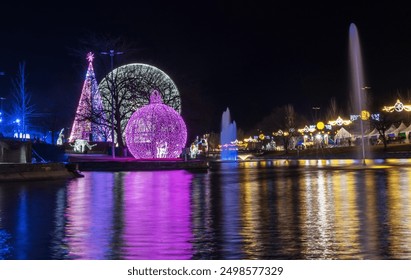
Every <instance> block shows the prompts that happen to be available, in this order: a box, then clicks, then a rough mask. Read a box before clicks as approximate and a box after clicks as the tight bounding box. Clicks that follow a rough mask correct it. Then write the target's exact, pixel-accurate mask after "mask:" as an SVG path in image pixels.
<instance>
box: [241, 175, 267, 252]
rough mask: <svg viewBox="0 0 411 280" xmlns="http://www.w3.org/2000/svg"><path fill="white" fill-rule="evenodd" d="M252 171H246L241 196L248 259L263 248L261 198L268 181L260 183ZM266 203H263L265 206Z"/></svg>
mask: <svg viewBox="0 0 411 280" xmlns="http://www.w3.org/2000/svg"><path fill="white" fill-rule="evenodd" d="M251 173H252V172H245V173H244V177H243V178H242V180H241V182H244V183H243V184H241V185H240V188H241V193H242V198H241V220H242V226H241V228H242V230H241V235H242V236H243V237H244V240H245V242H244V245H243V252H244V254H245V255H246V257H247V258H248V259H253V258H254V257H253V255H254V254H255V253H256V252H258V251H259V249H260V248H261V244H260V243H261V242H260V241H261V238H262V237H261V230H262V229H261V225H260V220H261V218H263V217H260V216H259V214H260V213H261V207H262V205H260V203H259V201H258V200H259V198H260V197H261V196H262V193H261V190H262V189H264V186H265V185H266V182H261V185H259V184H258V183H257V182H256V180H255V178H253V177H254V176H253V174H251ZM264 206H265V205H263V207H264Z"/></svg>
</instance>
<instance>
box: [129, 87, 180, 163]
mask: <svg viewBox="0 0 411 280" xmlns="http://www.w3.org/2000/svg"><path fill="white" fill-rule="evenodd" d="M125 138H126V144H127V147H128V149H129V151H130V153H131V154H132V155H133V156H134V157H135V158H137V159H155V158H178V157H179V156H180V154H181V152H182V149H183V148H184V147H185V144H186V141H187V127H186V125H185V123H184V120H183V119H182V117H181V116H180V114H179V113H178V112H177V111H175V110H174V109H173V108H171V107H170V106H167V105H165V104H164V103H163V101H162V98H161V94H160V93H159V92H158V91H153V93H152V94H151V96H150V104H148V105H146V106H143V107H141V108H139V109H137V110H136V111H135V112H134V113H133V114H132V115H131V117H130V119H129V121H128V123H127V126H126V130H125Z"/></svg>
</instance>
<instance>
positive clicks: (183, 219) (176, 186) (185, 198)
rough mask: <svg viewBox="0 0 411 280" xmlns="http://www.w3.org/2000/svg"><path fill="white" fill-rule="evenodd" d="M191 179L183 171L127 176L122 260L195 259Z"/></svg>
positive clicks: (125, 180)
mask: <svg viewBox="0 0 411 280" xmlns="http://www.w3.org/2000/svg"><path fill="white" fill-rule="evenodd" d="M192 180H193V175H192V174H190V173H189V172H187V171H184V170H173V171H156V172H129V173H127V174H126V175H125V177H124V194H125V195H124V231H123V232H124V234H123V238H122V240H123V242H124V245H123V246H124V247H123V250H122V253H123V255H122V258H123V259H131V260H139V259H144V260H166V259H172V260H179V259H191V258H192V256H193V251H194V248H193V239H194V236H193V233H192V224H191V223H192V221H191V219H192V217H191V205H190V184H191V181H192Z"/></svg>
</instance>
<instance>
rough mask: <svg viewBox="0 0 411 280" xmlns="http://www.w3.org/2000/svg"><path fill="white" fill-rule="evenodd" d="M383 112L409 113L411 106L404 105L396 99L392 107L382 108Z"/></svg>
mask: <svg viewBox="0 0 411 280" xmlns="http://www.w3.org/2000/svg"><path fill="white" fill-rule="evenodd" d="M382 110H383V111H386V112H390V113H391V112H394V111H396V112H402V111H407V112H409V111H411V105H404V104H403V103H402V102H401V101H400V100H399V99H397V102H395V104H394V106H384V108H382Z"/></svg>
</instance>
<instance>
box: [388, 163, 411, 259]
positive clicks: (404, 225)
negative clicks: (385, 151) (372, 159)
mask: <svg viewBox="0 0 411 280" xmlns="http://www.w3.org/2000/svg"><path fill="white" fill-rule="evenodd" d="M410 179H411V171H410V170H402V169H390V170H388V185H387V192H388V193H387V194H388V195H387V204H388V226H389V232H390V235H389V237H390V238H389V252H390V255H391V256H392V257H393V258H395V259H409V258H410V257H411V249H410V247H409V244H411V219H410V217H411V207H410V199H411V196H410V187H409V186H410Z"/></svg>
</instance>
